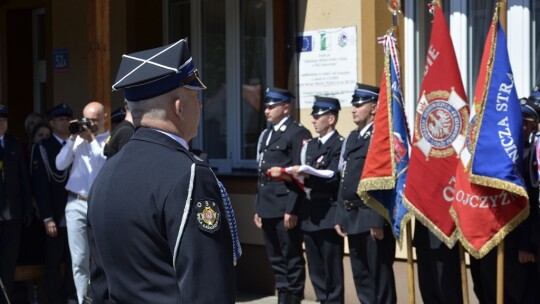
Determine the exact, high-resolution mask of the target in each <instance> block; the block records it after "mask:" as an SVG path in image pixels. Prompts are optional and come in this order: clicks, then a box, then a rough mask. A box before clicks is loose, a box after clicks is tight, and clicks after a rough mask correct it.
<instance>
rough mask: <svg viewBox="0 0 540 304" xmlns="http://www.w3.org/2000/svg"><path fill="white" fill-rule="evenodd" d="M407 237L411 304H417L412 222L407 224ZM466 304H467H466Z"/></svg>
mask: <svg viewBox="0 0 540 304" xmlns="http://www.w3.org/2000/svg"><path fill="white" fill-rule="evenodd" d="M406 231H407V233H406V237H407V274H408V278H409V303H410V304H414V303H416V297H415V291H414V261H413V253H412V232H411V231H412V226H411V221H408V222H407V226H406ZM464 304H466V303H464Z"/></svg>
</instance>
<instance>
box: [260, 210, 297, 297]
mask: <svg viewBox="0 0 540 304" xmlns="http://www.w3.org/2000/svg"><path fill="white" fill-rule="evenodd" d="M299 224H300V223H299ZM262 230H263V235H264V241H265V247H266V254H267V255H268V259H269V260H270V264H271V265H272V270H273V271H274V278H275V280H276V289H277V290H278V291H279V292H281V293H288V294H293V295H295V296H297V297H300V298H304V285H305V281H306V270H305V261H304V255H303V250H302V231H301V230H300V225H297V226H296V227H295V228H293V229H289V230H287V229H285V227H284V226H283V218H272V219H262Z"/></svg>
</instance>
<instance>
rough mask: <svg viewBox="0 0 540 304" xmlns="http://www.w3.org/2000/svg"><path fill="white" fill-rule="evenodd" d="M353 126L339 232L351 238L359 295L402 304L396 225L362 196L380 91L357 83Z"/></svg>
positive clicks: (343, 162)
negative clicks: (398, 287) (360, 190)
mask: <svg viewBox="0 0 540 304" xmlns="http://www.w3.org/2000/svg"><path fill="white" fill-rule="evenodd" d="M352 97H353V98H352V101H351V103H352V106H353V107H352V115H353V122H354V123H355V124H356V126H357V128H356V129H355V130H354V131H352V132H351V133H350V134H349V136H348V137H347V139H346V140H345V142H344V144H343V148H342V150H341V157H340V164H339V169H340V171H341V183H340V187H339V193H338V211H337V212H336V226H335V228H336V231H337V232H338V234H340V235H341V236H343V237H345V236H347V237H348V242H349V251H350V260H351V267H352V272H353V277H354V284H355V286H356V293H357V295H358V299H359V300H360V302H361V303H396V288H395V282H394V272H393V269H392V265H393V262H394V255H395V248H396V243H395V241H394V238H393V236H392V231H391V227H390V226H389V225H388V223H387V222H386V221H385V219H384V218H383V217H382V216H381V215H379V214H378V213H377V212H376V211H375V210H372V209H371V208H369V207H368V206H366V205H365V204H364V202H363V201H362V199H361V198H360V197H359V196H358V194H357V189H358V184H359V182H360V178H359V177H360V176H361V175H362V170H363V168H364V163H365V161H366V156H367V152H368V149H369V144H370V141H371V135H372V133H373V120H374V118H375V112H376V109H377V101H378V99H379V88H378V87H374V86H370V85H365V84H357V85H356V88H355V91H354V95H353V96H352Z"/></svg>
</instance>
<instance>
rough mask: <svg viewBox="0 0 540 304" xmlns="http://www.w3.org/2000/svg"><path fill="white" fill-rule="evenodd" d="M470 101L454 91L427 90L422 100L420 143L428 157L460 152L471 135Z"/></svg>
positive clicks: (419, 145) (417, 126) (420, 104)
mask: <svg viewBox="0 0 540 304" xmlns="http://www.w3.org/2000/svg"><path fill="white" fill-rule="evenodd" d="M466 106H467V103H465V101H464V100H463V99H461V97H459V95H458V94H456V93H455V92H454V91H453V90H452V91H451V92H446V91H435V92H431V93H430V94H428V95H427V96H426V94H425V93H424V94H423V95H422V98H420V101H419V103H418V108H417V112H418V114H419V115H417V118H416V131H415V136H416V138H417V142H416V145H417V146H418V148H419V149H420V150H421V151H422V152H423V153H424V155H425V156H426V158H429V157H430V156H432V157H436V158H442V157H447V156H450V155H452V154H454V153H457V154H459V153H460V152H461V150H462V149H463V147H464V145H465V140H466V138H467V122H468V120H469V115H468V113H467V107H466Z"/></svg>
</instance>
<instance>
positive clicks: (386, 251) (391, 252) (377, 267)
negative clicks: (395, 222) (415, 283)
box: [348, 225, 397, 304]
mask: <svg viewBox="0 0 540 304" xmlns="http://www.w3.org/2000/svg"><path fill="white" fill-rule="evenodd" d="M348 240H349V252H350V259H351V267H352V272H353V278H354V285H355V287H356V294H357V295H358V299H359V300H360V302H361V303H362V304H383V303H385V304H395V303H396V302H397V296H396V283H395V279H394V269H393V268H392V266H393V264H394V256H395V252H396V241H395V240H394V237H393V236H392V231H391V230H390V226H388V225H385V228H384V239H382V240H374V239H373V238H372V237H371V235H370V232H369V231H367V232H363V233H360V234H354V235H348Z"/></svg>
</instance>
